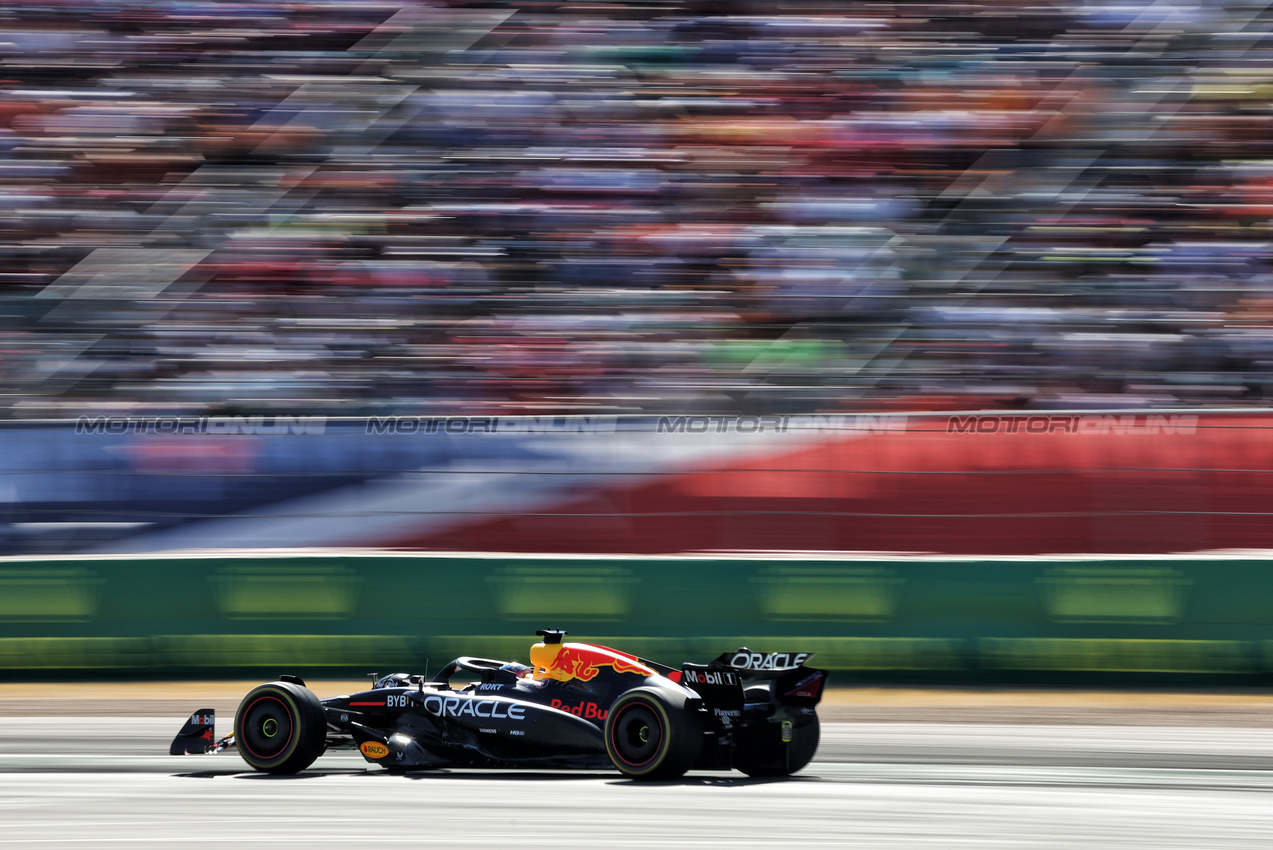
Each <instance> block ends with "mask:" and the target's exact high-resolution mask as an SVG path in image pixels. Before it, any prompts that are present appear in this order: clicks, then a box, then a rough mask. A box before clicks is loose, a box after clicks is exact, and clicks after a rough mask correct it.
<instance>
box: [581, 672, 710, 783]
mask: <svg viewBox="0 0 1273 850" xmlns="http://www.w3.org/2000/svg"><path fill="white" fill-rule="evenodd" d="M688 702H689V697H688V696H686V695H685V694H682V693H678V692H676V691H664V690H660V689H656V688H634V689H633V690H630V691H628V692H627V693H625V694H623V695H622V696H620V697H619V698H618V699H617V700H615V701H614V704H613V705H611V706H610V712H609V714H607V715H606V727H605V737H606V753H607V754H608V755H609V756H610V761H611V762H613V763H614V766H615V767H617V768H618V769H619V771H620V772H621V773H623V774H624V775H625V776H628V777H630V778H632V779H675V778H677V777H678V776H681V775H683V774H684V773H685V771H687V770H689V769H690V766H691V765H693V764H694V762H695V760H697V759H698V754H699V751H700V750H702V748H703V721H702V718H700V717H699V715H698V712H697V710H695V709H694V708H692V707H690V706H689V705H688Z"/></svg>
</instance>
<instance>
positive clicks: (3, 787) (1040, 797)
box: [0, 718, 1273, 850]
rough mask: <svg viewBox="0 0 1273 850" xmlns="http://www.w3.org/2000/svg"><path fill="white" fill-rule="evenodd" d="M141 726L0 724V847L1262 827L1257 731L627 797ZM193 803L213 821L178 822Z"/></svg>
mask: <svg viewBox="0 0 1273 850" xmlns="http://www.w3.org/2000/svg"><path fill="white" fill-rule="evenodd" d="M155 724H160V726H159V727H158V728H167V727H165V726H162V724H161V721H158V720H153V719H151V720H143V719H138V718H105V719H103V718H56V720H40V719H37V718H0V799H3V800H5V801H8V803H11V804H12V805H5V832H4V836H3V837H2V838H0V841H3V842H6V843H10V844H14V845H16V846H23V847H26V846H31V847H49V848H62V847H66V848H71V847H80V846H83V844H84V843H93V842H121V843H122V842H126V843H130V844H150V843H155V844H162V843H171V842H172V841H174V840H181V841H182V842H188V843H190V844H191V845H192V846H199V847H217V848H220V847H224V848H232V847H242V846H244V844H245V843H246V844H251V845H258V844H265V843H269V844H270V845H272V846H292V845H298V846H299V845H304V846H307V847H345V846H348V845H349V844H351V843H359V842H364V843H365V842H366V839H367V824H368V823H374V824H381V825H384V824H394V823H397V822H398V821H400V820H401V819H402V818H403V817H404V815H403V813H404V812H409V811H417V810H419V809H420V807H421V806H422V805H426V806H427V807H428V808H429V809H430V810H431V811H438V812H446V813H447V817H448V821H447V823H446V824H443V825H441V826H437V827H436V828H423V827H416V828H411V829H407V828H402V829H398V828H392V829H379V830H378V831H377V834H376V835H375V836H374V839H373V840H374V843H375V844H376V845H377V846H391V847H395V846H407V845H410V846H440V845H446V846H453V845H454V843H455V836H456V834H457V832H458V831H462V832H463V835H464V836H465V838H466V839H467V840H468V841H469V842H470V843H473V844H477V845H484V846H491V845H496V844H497V843H504V842H506V841H508V840H510V838H511V839H515V840H516V843H517V845H518V846H519V847H527V848H534V850H541V848H542V850H555V848H559V847H561V846H562V842H563V840H564V839H563V835H564V833H563V831H562V826H563V825H565V824H568V831H569V840H571V841H584V842H586V843H587V844H588V845H589V846H595V847H601V848H623V847H649V846H651V845H652V844H657V845H658V846H660V847H670V848H682V847H694V848H703V847H707V848H725V847H740V848H751V847H757V848H760V847H773V846H775V845H776V844H790V845H791V846H798V847H828V848H829V847H860V848H877V847H882V846H888V847H899V848H925V850H938V848H942V850H944V848H950V847H959V846H968V847H1036V848H1044V850H1053V848H1057V850H1059V848H1073V847H1076V846H1082V845H1090V846H1093V847H1101V848H1115V850H1131V849H1132V848H1140V850H1150V849H1151V848H1152V850H1163V848H1181V849H1182V850H1183V849H1184V848H1190V850H1193V848H1199V847H1207V848H1214V849H1215V850H1248V848H1249V849H1250V850H1255V849H1256V848H1263V847H1266V846H1267V836H1268V833H1269V829H1270V827H1271V826H1273V815H1270V812H1269V807H1268V805H1267V798H1268V794H1269V792H1270V790H1273V775H1270V774H1269V773H1268V772H1267V769H1266V768H1267V766H1268V764H1269V763H1270V762H1269V759H1270V758H1273V736H1271V735H1270V731H1269V730H1267V729H1251V728H1245V729H1236V728H1232V729H1201V728H1195V729H1190V728H1177V727H1163V728H1159V729H1148V728H1139V729H1137V728H1130V729H1129V728H1127V727H1119V728H1111V727H1099V726H1097V727H1074V726H1036V727H1020V726H998V725H982V724H918V725H917V724H893V723H872V724H838V723H836V724H827V725H826V726H824V727H823V729H824V732H825V733H826V734H825V737H826V740H825V741H824V743H823V746H822V747H821V749H820V754H819V759H818V760H817V761H815V762H814V763H813V764H812V765H810V766H809V767H808V768H807V769H806V770H805V772H803V773H801V774H798V775H797V776H796V777H793V778H792V779H789V780H783V781H776V782H775V781H759V780H748V779H743V778H739V777H737V775H733V776H730V775H726V774H721V773H707V772H703V773H691V774H689V775H688V776H687V777H686V778H685V779H684V780H683V781H679V782H674V783H656V784H653V785H645V786H637V785H634V784H632V783H630V782H628V781H626V780H621V779H619V778H618V775H617V774H615V773H612V772H598V773H596V774H591V775H589V774H584V775H579V774H577V773H576V774H553V773H527V772H515V771H510V772H505V773H491V772H464V771H455V772H436V773H421V774H416V775H413V776H411V777H401V776H398V777H395V776H391V775H389V774H388V773H387V772H384V771H381V770H379V769H375V768H373V769H367V767H366V765H365V763H364V762H363V761H362V759H361V758H360V757H358V756H357V755H328V756H324V757H323V758H321V759H320V760H319V761H318V762H317V764H316V765H315V767H314V768H313V769H312V770H311V771H307V772H306V773H303V774H301V775H300V776H299V777H289V778H285V779H281V778H278V777H267V776H261V775H259V774H256V775H253V774H247V773H244V772H243V768H242V765H241V764H238V763H237V761H235V760H234V757H233V756H230V757H229V761H227V759H226V758H221V757H203V756H191V757H186V758H184V759H176V761H175V766H174V760H173V759H172V758H171V757H168V756H165V755H159V753H160V752H166V746H165V744H166V742H165V741H161V740H158V739H157V738H156V737H155V736H154V734H153V732H154V729H155V728H157V727H156V725H155ZM33 742H39V743H40V744H41V745H40V746H33V745H32V744H33ZM14 744H16V745H18V746H17V747H16V748H15V747H14V746H12V745H14ZM1204 752H1205V753H1211V754H1212V755H1211V756H1210V758H1209V759H1203V758H1200V756H1199V754H1200V753H1204ZM202 809H207V810H210V811H215V812H216V816H215V817H214V818H209V819H199V820H198V821H197V822H196V824H195V825H194V826H191V812H192V811H200V810H202ZM51 823H56V824H57V829H56V830H51V829H50V827H49V824H51ZM541 824H542V825H545V826H542V827H541Z"/></svg>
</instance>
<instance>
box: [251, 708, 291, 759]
mask: <svg viewBox="0 0 1273 850" xmlns="http://www.w3.org/2000/svg"><path fill="white" fill-rule="evenodd" d="M294 726H295V724H294V723H293V722H292V712H291V710H290V708H289V707H288V706H287V705H286V704H285V703H284V702H283V701H282V700H281V699H279V698H278V697H274V696H263V697H261V698H259V699H257V700H256V701H255V702H253V703H252V704H251V705H249V706H248V709H247V711H246V712H244V714H243V733H242V735H243V740H242V741H241V744H242V746H243V747H244V749H246V750H247V751H248V752H249V753H251V754H252V755H254V756H256V757H257V758H261V759H270V758H274V757H276V756H278V755H279V754H280V753H282V752H283V751H285V750H286V749H287V746H288V744H290V743H291V741H292V730H293V728H294Z"/></svg>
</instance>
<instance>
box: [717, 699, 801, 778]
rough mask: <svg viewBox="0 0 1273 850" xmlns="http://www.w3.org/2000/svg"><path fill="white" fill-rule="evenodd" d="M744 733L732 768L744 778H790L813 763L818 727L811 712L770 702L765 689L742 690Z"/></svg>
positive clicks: (740, 737)
mask: <svg viewBox="0 0 1273 850" xmlns="http://www.w3.org/2000/svg"><path fill="white" fill-rule="evenodd" d="M743 699H744V701H745V702H746V703H747V708H746V710H745V711H744V712H743V729H744V732H743V734H742V735H741V736H739V744H738V747H737V749H736V750H735V751H734V767H736V768H738V769H739V770H741V771H742V772H743V773H745V774H747V775H748V776H754V777H766V776H768V777H774V776H790V775H791V774H793V773H795V772H796V771H798V770H801V769H803V768H804V767H805V766H806V765H808V764H809V762H811V761H813V755H814V753H816V752H817V751H818V741H819V739H820V738H821V735H822V725H821V723H820V722H819V721H818V715H817V714H815V713H814V712H813V710H812V709H793V708H790V707H788V706H783V705H779V704H776V703H774V702H773V697H772V696H771V695H770V692H769V688H768V687H764V686H755V687H750V688H747V689H746V690H744V691H743Z"/></svg>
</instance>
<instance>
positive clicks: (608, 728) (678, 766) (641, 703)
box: [171, 629, 827, 779]
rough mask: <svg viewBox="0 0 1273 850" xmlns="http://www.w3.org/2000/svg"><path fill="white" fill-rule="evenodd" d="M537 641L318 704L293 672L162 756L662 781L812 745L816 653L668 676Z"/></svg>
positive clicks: (399, 676) (289, 766) (582, 646)
mask: <svg viewBox="0 0 1273 850" xmlns="http://www.w3.org/2000/svg"><path fill="white" fill-rule="evenodd" d="M537 634H539V635H540V636H541V638H542V640H541V641H540V642H539V643H536V644H535V645H534V646H532V647H531V649H530V664H529V665H526V664H521V663H518V662H510V661H497V660H494V659H489V658H476V657H468V656H465V657H461V658H457V659H455V660H454V661H452V662H450V663H449V664H447V665H446V666H445V667H443V668H442V670H441V672H439V673H438V674H437V675H436V676H433V677H431V678H430V677H425V676H418V675H412V674H408V673H394V674H392V675H389V676H384V677H380V678H378V679H376V681H374V683H373V684H372V687H371V688H370V689H369V690H366V691H360V692H358V693H354V694H346V695H343V696H337V697H331V698H328V699H322V700H320V699H319V698H318V697H317V696H315V695H314V693H313V692H312V691H310V690H309V689H308V688H307V687H305V683H304V682H302V681H301V680H300V679H299V678H297V677H296V676H280V677H279V679H278V681H275V682H269V683H266V684H263V685H259V686H257V687H255V688H253V689H252V690H251V691H250V692H249V693H248V694H247V695H246V696H245V697H244V698H243V700H242V702H240V704H239V707H238V711H236V712H235V717H234V731H233V732H232V733H231V734H229V735H226V736H225V737H223V738H221V739H220V740H217V739H216V738H215V735H214V734H213V726H214V723H215V712H214V711H213V710H212V709H210V708H204V709H199V710H198V711H196V712H194V713H193V714H192V715H191V716H190V719H189V720H187V721H186V724H185V725H184V726H183V727H182V729H181V731H180V732H179V733H178V734H177V737H176V738H175V739H174V740H173V742H172V747H171V752H172V753H173V754H174V755H181V754H191V753H217V752H222V751H224V750H227V749H231V748H233V749H237V750H238V751H239V754H240V755H242V757H243V759H244V760H245V761H246V762H247V763H248V765H249V766H251V767H252V768H254V769H256V770H260V771H264V772H267V773H296V772H298V771H301V770H304V769H305V768H307V767H309V766H310V765H311V764H313V762H314V760H315V759H317V758H318V757H319V756H320V755H322V754H323V753H324V752H326V751H327V750H329V749H356V750H357V751H358V752H359V753H361V754H362V756H363V758H365V759H366V760H367V761H368V762H370V763H372V764H376V765H381V766H383V767H385V768H387V769H389V770H390V771H413V770H429V769H436V768H448V767H476V768H483V767H485V768H518V767H526V768H533V767H539V768H583V769H597V768H606V767H614V768H617V769H618V770H619V771H621V772H622V773H623V774H625V775H627V776H629V777H631V778H633V779H669V778H675V777H677V776H680V775H682V774H683V773H685V771H687V770H690V769H692V768H700V769H720V770H724V769H737V770H741V771H742V772H744V773H746V774H748V775H749V776H785V775H788V774H790V773H794V772H795V771H797V770H800V769H801V768H803V767H804V766H805V765H807V764H808V763H809V761H810V760H811V759H812V758H813V755H814V752H815V751H816V750H817V748H818V735H819V724H818V716H817V713H816V711H815V707H816V706H817V704H818V702H819V700H820V699H821V698H822V691H823V688H824V686H825V684H826V679H827V674H826V671H825V670H819V669H816V668H814V667H809V666H807V665H806V664H805V662H806V661H808V659H809V658H810V657H811V653H807V652H779V653H762V652H753V651H752V650H750V649H747V648H746V647H742V648H739V649H738V650H735V651H733V652H726V653H724V654H722V655H721V656H719V657H718V658H716V659H715V660H713V661H710V662H708V663H706V664H691V663H686V664H683V665H682V666H681V667H680V668H679V669H677V668H673V667H667V666H665V665H662V664H658V663H656V662H653V661H649V660H647V659H644V658H640V657H638V656H636V655H631V654H629V653H626V652H622V651H620V650H617V649H611V648H609V647H605V646H599V645H596V644H588V643H567V642H565V641H564V638H565V636H566V633H565V632H564V631H561V630H558V629H546V630H541V631H539V632H538V633H537ZM453 680H455V684H453ZM461 680H463V681H462V682H461Z"/></svg>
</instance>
